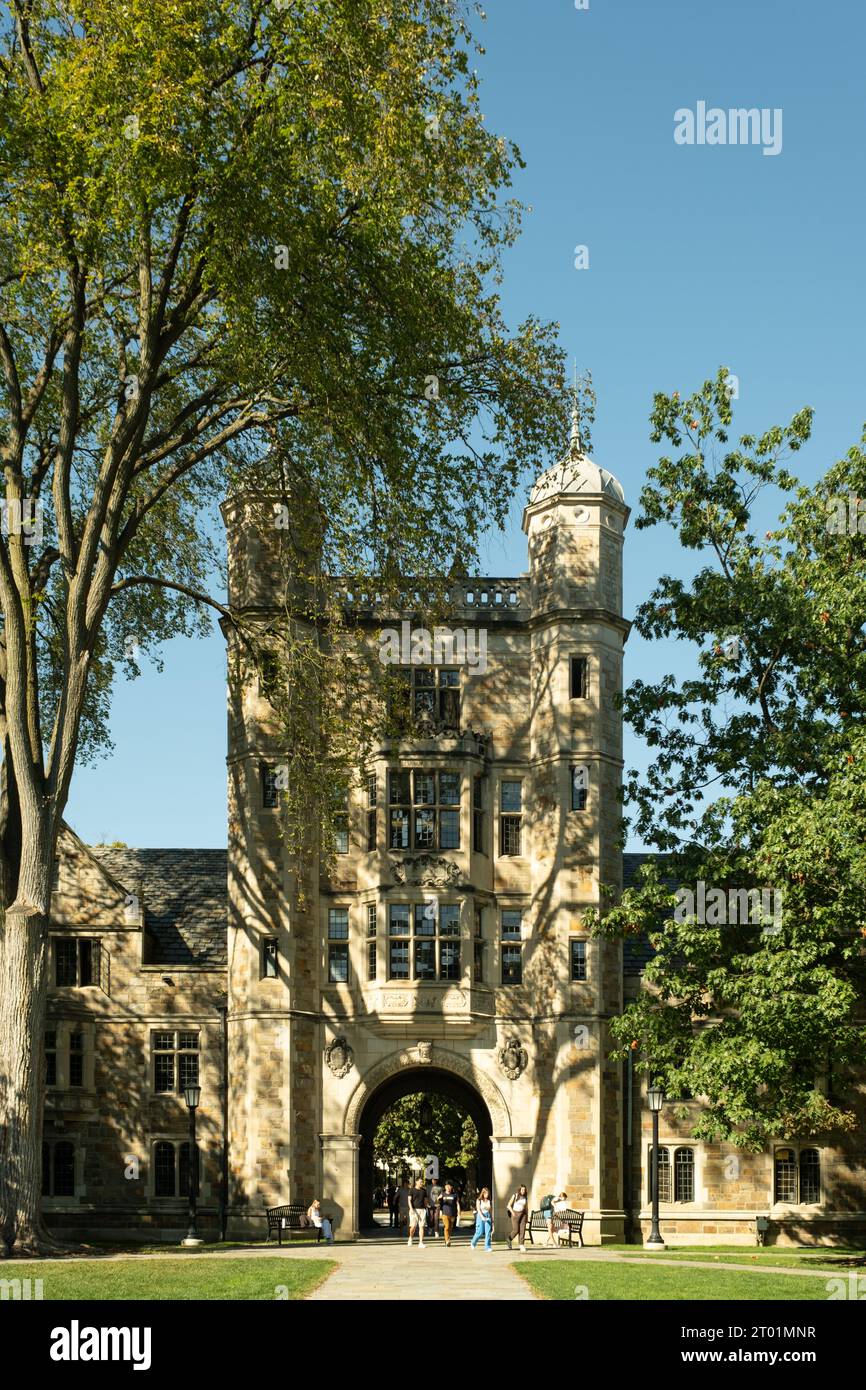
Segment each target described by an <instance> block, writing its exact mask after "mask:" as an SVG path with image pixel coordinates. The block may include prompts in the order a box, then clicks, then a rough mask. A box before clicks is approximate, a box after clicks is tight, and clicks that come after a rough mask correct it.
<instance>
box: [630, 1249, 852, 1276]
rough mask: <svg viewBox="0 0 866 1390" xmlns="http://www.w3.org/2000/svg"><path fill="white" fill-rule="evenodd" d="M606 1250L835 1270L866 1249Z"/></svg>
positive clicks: (649, 1257)
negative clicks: (657, 1251)
mask: <svg viewBox="0 0 866 1390" xmlns="http://www.w3.org/2000/svg"><path fill="white" fill-rule="evenodd" d="M605 1249H606V1250H614V1251H616V1253H617V1254H621V1255H628V1256H629V1257H630V1258H631V1257H635V1258H640V1259H646V1260H657V1259H659V1258H661V1259H664V1260H680V1261H683V1262H685V1263H689V1262H690V1261H695V1260H707V1261H711V1262H712V1263H713V1264H716V1263H718V1264H729V1265H731V1264H740V1265H754V1266H755V1268H757V1269H760V1267H761V1265H777V1266H780V1267H782V1268H785V1269H826V1270H829V1271H838V1270H840V1269H857V1268H858V1267H862V1262H863V1261H864V1260H866V1251H864V1250H854V1249H848V1248H845V1249H839V1248H835V1247H834V1248H829V1247H828V1248H826V1249H820V1248H816V1247H815V1246H814V1245H810V1246H808V1247H801V1248H800V1249H790V1248H789V1247H787V1246H783V1247H782V1248H781V1249H780V1248H778V1247H775V1246H769V1247H767V1246H762V1247H761V1248H760V1249H756V1248H755V1247H754V1246H749V1245H744V1246H741V1247H738V1246H731V1245H680V1246H670V1247H669V1248H668V1249H667V1250H664V1251H661V1252H660V1253H659V1254H654V1253H653V1251H651V1250H643V1249H641V1247H640V1246H639V1245H607V1246H605Z"/></svg>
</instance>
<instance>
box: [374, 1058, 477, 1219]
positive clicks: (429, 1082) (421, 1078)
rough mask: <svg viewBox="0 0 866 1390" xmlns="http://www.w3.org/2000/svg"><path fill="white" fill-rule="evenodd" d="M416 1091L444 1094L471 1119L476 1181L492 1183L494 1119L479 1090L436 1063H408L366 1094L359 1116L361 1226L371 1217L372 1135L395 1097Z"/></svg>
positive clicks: (401, 1096)
mask: <svg viewBox="0 0 866 1390" xmlns="http://www.w3.org/2000/svg"><path fill="white" fill-rule="evenodd" d="M416 1094H423V1095H427V1096H430V1095H439V1096H446V1097H448V1098H450V1099H451V1100H453V1101H455V1102H456V1103H457V1104H458V1105H459V1106H460V1109H461V1110H463V1111H465V1112H466V1113H467V1114H468V1115H469V1116H470V1117H471V1119H472V1122H473V1124H474V1125H475V1128H476V1130H477V1133H478V1185H479V1187H489V1188H491V1190H492V1187H493V1144H492V1135H493V1121H492V1119H491V1117H490V1111H489V1110H488V1108H487V1104H486V1102H485V1101H484V1099H483V1097H482V1096H481V1094H480V1093H479V1092H478V1091H477V1090H476V1089H475V1087H474V1086H473V1085H472V1084H471V1083H470V1082H468V1081H464V1080H463V1078H462V1077H460V1076H455V1075H454V1073H453V1072H450V1071H445V1070H443V1069H441V1068H439V1067H435V1066H433V1067H431V1066H419V1067H409V1068H404V1069H403V1070H401V1071H399V1072H397V1073H396V1074H395V1075H394V1076H390V1077H388V1079H387V1080H386V1081H383V1082H382V1084H381V1085H380V1086H377V1087H376V1089H375V1090H374V1091H372V1092H371V1094H370V1095H369V1096H368V1097H367V1099H366V1100H365V1102H364V1106H363V1109H362V1110H361V1112H360V1114H359V1116H358V1133H359V1135H360V1142H359V1144H358V1223H359V1226H360V1228H361V1229H362V1230H364V1229H368V1230H369V1229H370V1228H371V1227H373V1226H375V1224H376V1223H375V1221H374V1219H373V1209H374V1208H373V1186H374V1168H373V1137H374V1135H375V1133H376V1130H377V1128H378V1125H379V1121H380V1120H381V1118H382V1116H383V1115H384V1114H385V1113H386V1111H388V1110H389V1109H390V1108H391V1106H392V1105H393V1104H394V1103H395V1101H398V1100H402V1099H403V1097H404V1096H411V1095H416Z"/></svg>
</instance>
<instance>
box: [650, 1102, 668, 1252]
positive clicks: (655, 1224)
mask: <svg viewBox="0 0 866 1390" xmlns="http://www.w3.org/2000/svg"><path fill="white" fill-rule="evenodd" d="M664 1103H665V1093H664V1091H663V1090H662V1088H661V1086H659V1085H654V1086H650V1088H649V1090H648V1091H647V1104H648V1105H649V1108H650V1114H651V1115H652V1117H653V1156H652V1176H651V1178H650V1187H651V1191H652V1230H651V1231H650V1238H649V1240H648V1241H647V1249H648V1250H664V1249H666V1246H665V1243H664V1241H663V1240H662V1237H661V1231H660V1230H659V1111H660V1110H661V1108H662V1106H663V1105H664Z"/></svg>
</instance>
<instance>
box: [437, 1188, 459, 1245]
mask: <svg viewBox="0 0 866 1390" xmlns="http://www.w3.org/2000/svg"><path fill="white" fill-rule="evenodd" d="M439 1210H440V1211H441V1213H442V1229H443V1233H444V1235H445V1248H446V1249H450V1246H451V1233H452V1231H453V1230H454V1228H455V1227H456V1226H458V1225H459V1224H460V1198H459V1197H458V1196H457V1193H456V1192H455V1191H454V1188H453V1186H452V1185H451V1183H450V1182H446V1184H445V1191H444V1192H443V1193H442V1196H441V1198H440V1201H439Z"/></svg>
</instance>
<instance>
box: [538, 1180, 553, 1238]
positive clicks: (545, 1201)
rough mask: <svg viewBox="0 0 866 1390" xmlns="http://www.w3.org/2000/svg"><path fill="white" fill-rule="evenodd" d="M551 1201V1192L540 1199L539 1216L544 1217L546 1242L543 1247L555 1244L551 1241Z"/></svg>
mask: <svg viewBox="0 0 866 1390" xmlns="http://www.w3.org/2000/svg"><path fill="white" fill-rule="evenodd" d="M553 1201H554V1198H553V1193H552V1192H547V1193H546V1194H545V1195H544V1196H543V1197H542V1199H541V1207H540V1211H541V1215H542V1216H543V1217H544V1222H545V1225H546V1226H547V1240H546V1241H545V1242H544V1243H545V1245H555V1244H556V1242H555V1240H554V1239H553Z"/></svg>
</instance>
